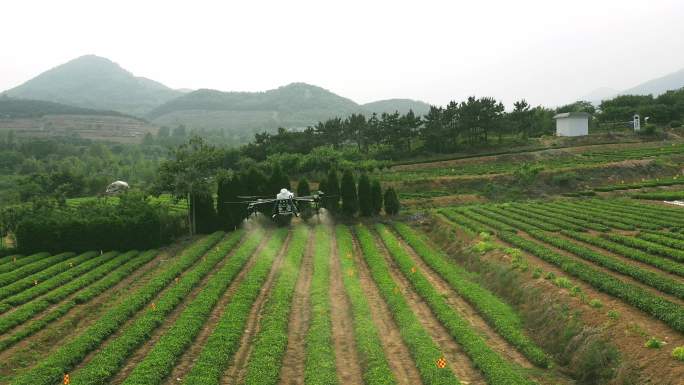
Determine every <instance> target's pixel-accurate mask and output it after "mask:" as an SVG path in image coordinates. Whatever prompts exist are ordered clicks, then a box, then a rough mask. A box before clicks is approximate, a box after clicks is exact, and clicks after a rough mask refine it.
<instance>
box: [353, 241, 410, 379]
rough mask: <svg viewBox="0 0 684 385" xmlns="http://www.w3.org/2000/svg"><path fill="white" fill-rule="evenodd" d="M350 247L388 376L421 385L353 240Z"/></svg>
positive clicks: (358, 247) (396, 329) (388, 312)
mask: <svg viewBox="0 0 684 385" xmlns="http://www.w3.org/2000/svg"><path fill="white" fill-rule="evenodd" d="M353 243H354V263H355V265H356V267H357V270H358V273H359V281H360V283H361V288H362V290H363V292H364V293H365V294H366V299H367V300H368V305H369V307H370V312H371V318H372V320H373V323H374V324H375V325H376V326H377V329H378V331H379V333H378V335H379V337H380V342H381V343H382V347H383V350H384V351H385V356H386V357H387V362H388V364H389V367H390V369H391V370H392V373H394V375H395V377H396V380H397V383H398V384H399V385H418V384H422V383H423V381H422V380H421V378H420V373H419V372H418V368H416V364H415V362H414V361H413V358H411V353H409V350H408V348H407V347H406V345H405V344H404V341H403V340H402V338H401V333H400V332H399V328H398V327H397V325H396V323H395V322H394V319H393V318H392V312H391V311H390V309H389V307H388V306H387V304H386V303H385V301H384V300H383V298H382V296H381V294H380V291H379V290H378V287H377V286H376V285H375V282H374V281H373V278H372V277H371V275H370V272H369V271H368V267H367V266H366V264H365V261H364V260H363V257H362V255H363V252H362V251H361V248H360V246H359V244H358V241H357V239H356V237H354V238H353Z"/></svg>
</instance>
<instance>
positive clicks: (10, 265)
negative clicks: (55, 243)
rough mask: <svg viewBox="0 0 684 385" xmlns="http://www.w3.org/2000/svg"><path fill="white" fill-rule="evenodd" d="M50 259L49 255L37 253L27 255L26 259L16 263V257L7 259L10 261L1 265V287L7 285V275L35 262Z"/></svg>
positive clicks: (19, 259)
mask: <svg viewBox="0 0 684 385" xmlns="http://www.w3.org/2000/svg"><path fill="white" fill-rule="evenodd" d="M48 257H50V254H49V253H36V254H32V255H27V256H25V257H21V258H17V260H16V261H14V256H7V257H5V258H7V259H8V261H7V262H5V263H3V264H2V265H0V286H4V285H6V283H4V282H5V279H4V277H5V273H7V272H13V271H17V270H19V268H20V267H23V266H26V265H29V264H31V263H34V262H38V261H40V260H43V259H45V258H48Z"/></svg>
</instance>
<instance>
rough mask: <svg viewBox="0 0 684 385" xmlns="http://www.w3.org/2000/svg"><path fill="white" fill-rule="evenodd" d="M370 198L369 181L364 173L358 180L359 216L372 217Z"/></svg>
mask: <svg viewBox="0 0 684 385" xmlns="http://www.w3.org/2000/svg"><path fill="white" fill-rule="evenodd" d="M372 198H373V197H372V194H371V183H370V179H369V178H368V175H366V174H365V173H364V174H361V177H360V178H359V211H360V212H361V216H364V217H370V216H371V215H373V201H372Z"/></svg>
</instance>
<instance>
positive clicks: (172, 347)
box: [123, 232, 263, 385]
mask: <svg viewBox="0 0 684 385" xmlns="http://www.w3.org/2000/svg"><path fill="white" fill-rule="evenodd" d="M262 236H263V233H261V232H254V233H252V234H251V235H250V236H249V237H248V238H247V240H246V241H245V242H243V243H242V245H240V247H239V248H238V249H237V250H236V251H235V253H234V254H233V255H232V256H231V257H230V258H229V259H228V261H227V262H226V263H225V264H224V265H223V266H222V267H221V268H220V269H219V270H218V271H217V272H216V273H215V274H213V275H212V276H211V278H210V279H209V281H208V282H207V284H206V285H205V286H204V287H203V288H202V290H201V292H200V293H199V294H198V295H197V296H196V297H195V298H194V299H193V300H192V302H190V303H189V304H188V305H187V306H186V307H185V308H184V309H183V312H182V313H181V314H180V315H179V316H178V319H176V322H174V324H173V325H172V326H171V327H170V328H169V329H168V330H167V331H166V332H165V333H164V335H163V336H161V338H159V340H158V341H157V342H156V343H155V344H154V347H153V348H152V350H150V351H149V352H148V353H147V355H146V356H145V358H144V359H143V360H142V361H140V362H139V363H138V364H137V365H136V367H135V368H134V369H133V371H132V372H131V373H130V375H129V376H128V377H127V378H126V380H125V381H124V382H123V384H124V385H132V384H141V385H152V384H160V383H161V382H163V380H164V379H165V378H166V377H167V376H168V375H169V373H170V372H171V370H172V369H173V367H174V365H175V363H176V362H177V361H178V359H179V358H180V357H181V355H182V354H183V352H184V351H185V350H186V349H187V348H188V346H190V344H191V343H192V341H194V339H195V338H196V337H197V335H198V334H199V332H200V330H202V327H203V326H204V323H205V322H206V320H207V318H209V315H210V314H211V312H212V311H213V309H214V307H215V306H216V304H217V303H218V301H219V300H220V299H221V297H222V296H223V295H224V293H225V292H226V290H227V289H228V286H229V285H230V284H231V282H233V280H234V279H235V277H237V275H238V273H240V270H242V269H243V268H244V267H245V265H246V264H247V261H248V260H249V258H250V256H251V255H252V254H254V252H255V250H256V248H257V246H259V242H260V241H261V238H262ZM229 249H230V245H226V247H222V246H221V245H220V246H219V247H218V248H217V249H216V250H215V251H212V253H215V254H217V255H221V254H223V255H225V254H227V252H228V251H229ZM208 258H211V256H209V257H208Z"/></svg>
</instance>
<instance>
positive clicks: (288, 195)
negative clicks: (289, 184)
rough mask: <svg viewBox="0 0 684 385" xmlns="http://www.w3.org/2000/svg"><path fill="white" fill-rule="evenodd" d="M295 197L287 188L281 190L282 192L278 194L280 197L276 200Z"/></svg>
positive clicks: (277, 196)
mask: <svg viewBox="0 0 684 385" xmlns="http://www.w3.org/2000/svg"><path fill="white" fill-rule="evenodd" d="M293 197H294V194H293V193H291V192H290V191H288V189H286V188H283V189H280V192H279V193H278V195H276V199H290V198H293Z"/></svg>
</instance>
